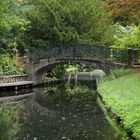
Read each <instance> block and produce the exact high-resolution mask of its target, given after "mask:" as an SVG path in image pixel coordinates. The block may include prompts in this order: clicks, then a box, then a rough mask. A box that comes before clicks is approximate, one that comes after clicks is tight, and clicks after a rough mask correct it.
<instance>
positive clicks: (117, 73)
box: [101, 68, 134, 82]
mask: <svg viewBox="0 0 140 140" xmlns="http://www.w3.org/2000/svg"><path fill="white" fill-rule="evenodd" d="M131 74H134V69H131V68H127V69H125V68H119V69H113V70H111V72H110V75H107V76H105V77H103V78H102V80H101V82H106V81H110V80H115V79H117V78H120V77H124V76H127V75H131Z"/></svg>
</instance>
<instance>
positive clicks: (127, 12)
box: [106, 0, 140, 24]
mask: <svg viewBox="0 0 140 140" xmlns="http://www.w3.org/2000/svg"><path fill="white" fill-rule="evenodd" d="M106 7H107V9H108V10H109V11H111V12H112V17H113V19H114V20H115V21H119V22H121V23H123V24H129V23H132V22H135V23H139V20H140V0H109V1H108V3H107V6H106Z"/></svg>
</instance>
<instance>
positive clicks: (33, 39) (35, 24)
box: [27, 0, 114, 47]
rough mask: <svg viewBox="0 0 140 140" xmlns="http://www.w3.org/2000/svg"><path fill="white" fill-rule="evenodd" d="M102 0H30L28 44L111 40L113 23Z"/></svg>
mask: <svg viewBox="0 0 140 140" xmlns="http://www.w3.org/2000/svg"><path fill="white" fill-rule="evenodd" d="M104 3H105V2H103V1H102V0H98V1H97V0H76V1H75V0H70V1H65V2H64V0H38V1H31V5H32V7H33V8H32V9H31V10H30V12H28V13H27V17H28V19H29V20H30V21H31V28H30V30H28V34H27V39H28V41H29V42H30V43H32V45H34V46H36V47H39V46H47V45H58V44H64V43H101V44H110V43H112V34H113V30H114V29H113V26H112V23H111V21H110V20H108V18H107V16H108V13H107V12H106V11H105V10H104V8H103V5H104Z"/></svg>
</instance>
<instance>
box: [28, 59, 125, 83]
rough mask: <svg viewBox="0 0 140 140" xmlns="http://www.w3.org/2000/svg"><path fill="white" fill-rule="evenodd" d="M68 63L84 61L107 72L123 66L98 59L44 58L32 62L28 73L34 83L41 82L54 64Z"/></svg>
mask: <svg viewBox="0 0 140 140" xmlns="http://www.w3.org/2000/svg"><path fill="white" fill-rule="evenodd" d="M67 63H83V64H89V65H92V66H94V67H95V68H97V69H102V70H103V71H104V72H105V73H109V72H110V69H112V68H115V67H122V64H121V65H120V64H117V63H111V62H107V61H104V60H97V59H82V58H79V59H44V60H40V61H39V62H37V63H31V64H29V65H28V66H27V73H28V74H29V75H30V78H32V80H33V81H34V84H35V85H37V84H40V83H41V80H42V78H43V76H44V75H45V73H47V71H50V70H51V69H52V68H53V67H54V66H56V65H59V64H67Z"/></svg>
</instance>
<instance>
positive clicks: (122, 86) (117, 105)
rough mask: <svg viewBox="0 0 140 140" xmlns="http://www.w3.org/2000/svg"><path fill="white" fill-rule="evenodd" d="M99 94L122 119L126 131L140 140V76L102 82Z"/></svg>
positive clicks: (135, 75) (134, 75) (127, 76)
mask: <svg viewBox="0 0 140 140" xmlns="http://www.w3.org/2000/svg"><path fill="white" fill-rule="evenodd" d="M98 90H99V93H100V94H101V95H102V97H103V100H104V101H105V103H106V106H107V107H108V108H111V110H112V111H113V112H114V113H115V114H116V115H117V116H119V117H120V118H121V119H122V123H123V125H124V127H125V128H126V129H129V130H131V131H132V132H133V136H134V137H136V138H137V139H138V140H140V75H138V74H131V75H126V76H123V77H120V78H118V79H115V80H111V81H106V82H101V83H100V85H99V87H98Z"/></svg>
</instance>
